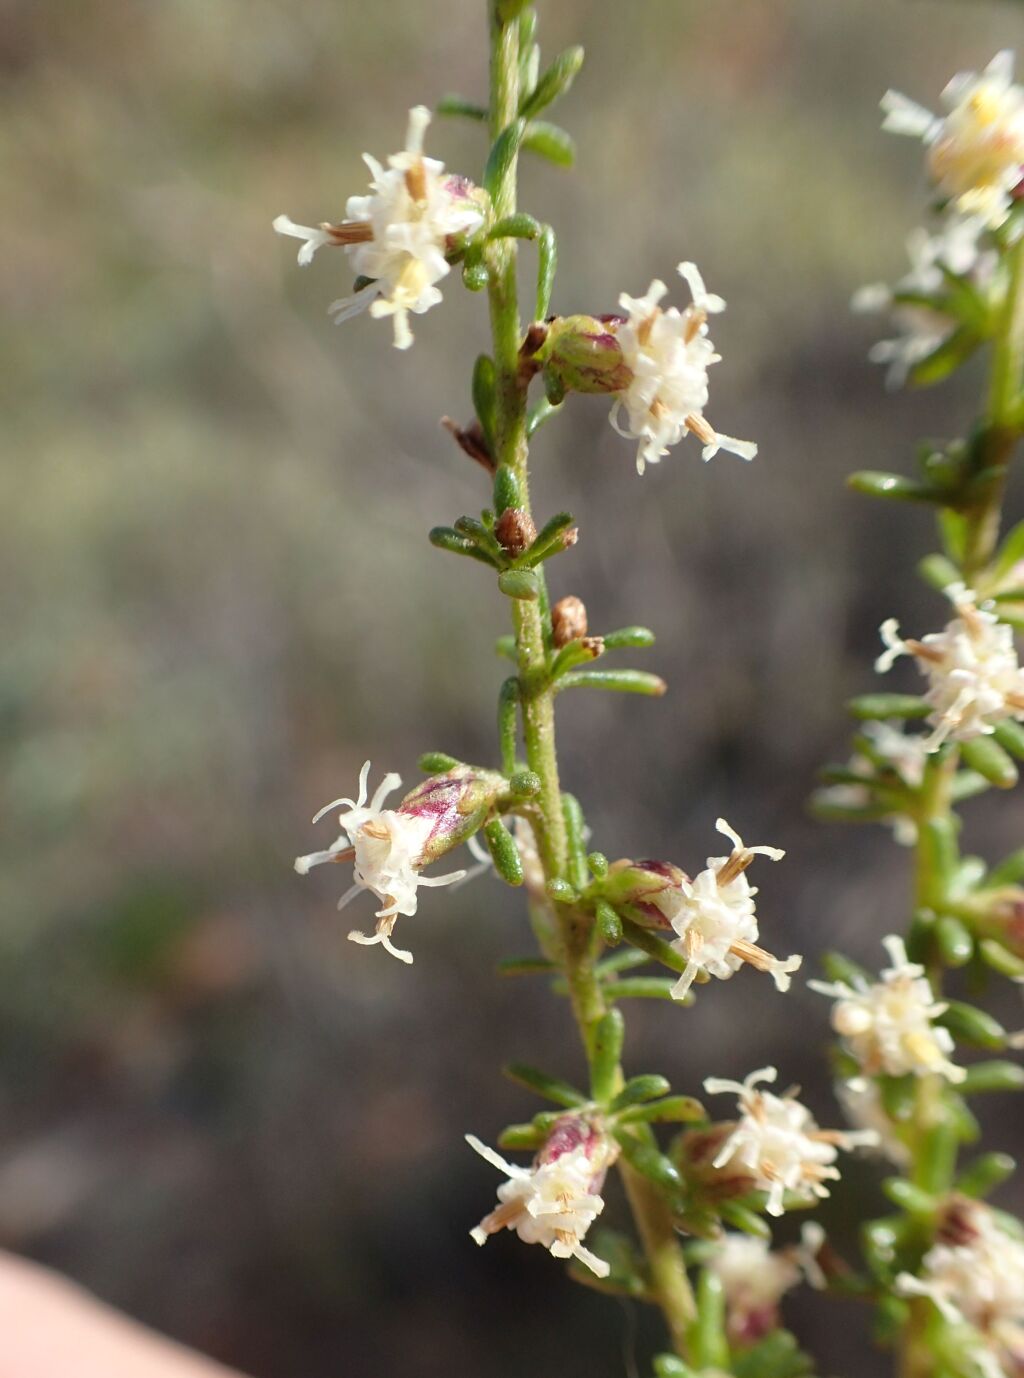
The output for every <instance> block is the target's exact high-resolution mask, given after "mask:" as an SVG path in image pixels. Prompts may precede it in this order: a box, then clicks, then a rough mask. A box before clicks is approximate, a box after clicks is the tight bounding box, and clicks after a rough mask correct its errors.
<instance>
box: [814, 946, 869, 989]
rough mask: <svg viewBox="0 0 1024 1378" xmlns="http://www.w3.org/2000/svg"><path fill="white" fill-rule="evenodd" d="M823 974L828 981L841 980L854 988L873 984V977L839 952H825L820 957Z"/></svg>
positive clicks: (863, 987) (864, 987) (862, 987)
mask: <svg viewBox="0 0 1024 1378" xmlns="http://www.w3.org/2000/svg"><path fill="white" fill-rule="evenodd" d="M821 965H822V967H823V968H824V971H825V975H826V976H827V977H828V979H829V980H830V981H841V982H843V983H844V984H845V985H847V986H852V987H853V989H854V990H858V989H866V988H867V987H868V986H870V985H873V984H874V980H875V978H874V977H873V976H872V975H870V973H869V972H868V971H867V970H866V969H865V968H864V967H862V966H859V965H858V964H857V963H856V962H854V961H851V960H850V958H849V957H845V956H844V955H843V954H842V953H841V952H826V953H825V954H824V955H823V956H822V959H821Z"/></svg>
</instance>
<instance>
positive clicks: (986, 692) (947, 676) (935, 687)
mask: <svg viewBox="0 0 1024 1378" xmlns="http://www.w3.org/2000/svg"><path fill="white" fill-rule="evenodd" d="M946 594H947V596H948V597H949V598H950V600H951V601H952V603H953V605H954V607H955V609H956V613H957V615H956V617H955V618H953V620H952V621H951V622H948V623H947V624H946V626H945V627H944V628H943V630H942V631H941V632H930V633H929V634H928V635H927V636H925V637H922V639H921V640H920V641H914V640H904V639H903V638H902V637H901V636H900V634H899V623H898V622H897V621H896V619H895V618H890V619H889V620H888V621H886V622H883V623H882V627H881V637H882V641H883V642H884V643H885V646H886V649H885V651H883V652H882V654H881V655H880V656H879V657H878V659H877V660H876V661H875V669H876V670H878V671H879V672H880V673H883V674H884V673H885V671H887V670H889V669H890V668H891V667H892V664H893V662H894V661H895V660H896V659H897V658H898V657H899V656H902V655H909V656H912V657H913V658H914V659H915V660H916V661H917V664H918V667H919V669H920V670H921V672H922V673H923V674H925V675H927V677H928V681H929V687H928V692H927V693H926V694H925V698H926V700H927V701H928V703H930V704H931V705H932V712H931V713H930V714H929V715H928V722H929V723H930V724H931V725H932V727H933V729H934V730H933V732H932V733H931V735H930V737H928V738H927V743H926V744H927V748H928V750H930V751H935V750H936V749H937V748H938V747H940V746H941V745H942V743H943V742H944V741H946V740H947V739H952V740H953V741H959V742H967V741H970V740H971V739H972V738H974V737H979V736H983V735H985V734H987V733H990V732H992V731H993V730H994V729H995V728H996V727H997V726H998V725H999V724H1000V723H1001V722H1005V721H1006V719H1007V718H1017V719H1021V718H1024V670H1022V669H1021V667H1020V665H1019V664H1018V662H1017V650H1016V647H1015V646H1014V644H1013V629H1012V628H1011V627H1009V626H1008V625H1007V624H1006V623H1005V622H1000V621H999V619H998V618H997V617H996V615H995V613H993V612H991V611H990V610H989V609H988V608H985V607H979V605H978V602H977V599H976V596H975V594H974V593H972V592H971V590H969V589H967V588H965V587H964V586H963V584H951V585H950V586H949V588H947V589H946Z"/></svg>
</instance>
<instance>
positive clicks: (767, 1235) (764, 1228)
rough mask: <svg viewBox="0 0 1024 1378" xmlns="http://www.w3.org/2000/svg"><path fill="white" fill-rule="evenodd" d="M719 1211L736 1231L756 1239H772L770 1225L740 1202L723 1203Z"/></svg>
mask: <svg viewBox="0 0 1024 1378" xmlns="http://www.w3.org/2000/svg"><path fill="white" fill-rule="evenodd" d="M718 1209H719V1211H720V1212H721V1216H722V1219H723V1220H724V1221H725V1223H726V1224H727V1225H731V1226H732V1228H733V1229H734V1230H741V1231H742V1232H743V1233H744V1234H749V1235H753V1236H754V1238H755V1239H771V1237H772V1232H771V1227H770V1225H769V1224H768V1222H767V1221H766V1220H765V1219H764V1218H763V1217H762V1216H760V1215H758V1214H757V1212H756V1211H752V1210H751V1209H750V1207H749V1206H742V1205H740V1203H739V1202H738V1201H723V1202H722V1203H721V1205H720V1206H719V1208H718Z"/></svg>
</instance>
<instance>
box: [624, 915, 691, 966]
mask: <svg viewBox="0 0 1024 1378" xmlns="http://www.w3.org/2000/svg"><path fill="white" fill-rule="evenodd" d="M621 922H622V932H623V935H624V937H625V938H626V939H627V941H628V942H631V943H632V944H633V946H634V947H638V948H640V950H641V951H642V952H646V953H647V955H648V956H649V957H653V958H654V960H655V961H656V962H660V963H661V965H662V966H664V967H668V969H669V971H678V972H682V971H684V970H685V969H686V958H685V957H684V956H683V955H682V953H681V952H676V950H675V948H673V947H672V945H671V944H670V943H667V942H666V941H665V940H664V938H659V937H658V935H657V934H656V933H652V932H651V931H650V930H649V929H647V928H641V927H640V925H639V924H637V923H633V922H632V921H631V920H630V919H622V920H621Z"/></svg>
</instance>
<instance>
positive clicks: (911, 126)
mask: <svg viewBox="0 0 1024 1378" xmlns="http://www.w3.org/2000/svg"><path fill="white" fill-rule="evenodd" d="M942 103H943V105H944V106H945V107H946V110H947V112H948V113H947V114H945V115H933V114H932V113H931V111H930V110H925V109H924V108H923V107H922V106H920V105H917V104H916V103H915V102H914V101H911V100H908V99H907V97H906V96H903V95H900V93H899V92H898V91H887V92H886V93H885V95H884V96H883V98H882V109H883V110H884V112H885V119H884V120H883V122H882V128H883V129H888V130H889V131H890V132H892V133H894V134H909V135H911V136H912V137H914V138H920V139H923V140H924V142H925V144H926V145H927V147H928V170H929V172H930V173H931V175H932V177H933V178H934V180H935V182H936V184H937V186H938V187H939V189H940V191H942V192H943V193H944V195H946V196H948V197H950V198H951V199H952V200H953V201H954V202H955V204H956V207H957V209H958V211H960V212H961V213H962V214H964V215H980V216H983V217H984V218H985V220H986V221H987V223H988V224H990V225H993V226H996V225H1001V224H1002V222H1003V221H1004V220H1005V219H1006V217H1007V214H1008V213H1009V210H1010V207H1011V206H1012V204H1013V192H1014V190H1015V188H1016V187H1017V186H1018V185H1019V184H1020V181H1021V164H1022V163H1024V88H1021V87H1020V86H1017V85H1015V84H1014V81H1013V53H1012V52H1010V51H1004V52H1001V53H997V54H996V56H995V57H994V58H993V59H992V61H991V62H990V63H989V64H988V66H987V67H986V68H985V70H984V72H982V73H980V74H979V73H977V72H960V73H959V74H958V75H957V76H955V77H954V78H953V80H952V81H951V82H950V83H949V84H948V85H947V87H946V89H945V90H944V91H943V93H942Z"/></svg>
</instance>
